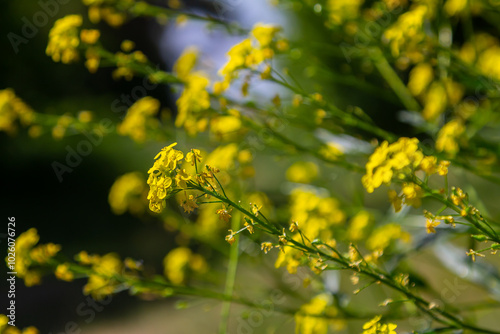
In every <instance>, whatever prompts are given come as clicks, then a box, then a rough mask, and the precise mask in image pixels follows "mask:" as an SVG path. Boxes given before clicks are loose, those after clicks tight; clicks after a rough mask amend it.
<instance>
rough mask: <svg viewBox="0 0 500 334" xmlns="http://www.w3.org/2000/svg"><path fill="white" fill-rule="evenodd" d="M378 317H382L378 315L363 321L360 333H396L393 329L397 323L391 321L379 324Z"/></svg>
mask: <svg viewBox="0 0 500 334" xmlns="http://www.w3.org/2000/svg"><path fill="white" fill-rule="evenodd" d="M380 319H382V316H380V315H378V316H376V317H375V318H373V319H372V320H370V321H368V322H367V323H365V324H364V325H363V333H361V334H397V332H396V331H395V329H396V328H397V327H398V326H397V325H395V324H391V323H388V324H381V323H380Z"/></svg>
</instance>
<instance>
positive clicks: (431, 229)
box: [425, 219, 441, 233]
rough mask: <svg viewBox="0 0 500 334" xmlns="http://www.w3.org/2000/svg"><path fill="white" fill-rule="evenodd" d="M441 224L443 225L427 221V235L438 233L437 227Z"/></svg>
mask: <svg viewBox="0 0 500 334" xmlns="http://www.w3.org/2000/svg"><path fill="white" fill-rule="evenodd" d="M439 224H441V222H439V221H434V220H431V219H427V221H426V222H425V228H426V230H427V233H436V229H435V227H436V226H438V225H439Z"/></svg>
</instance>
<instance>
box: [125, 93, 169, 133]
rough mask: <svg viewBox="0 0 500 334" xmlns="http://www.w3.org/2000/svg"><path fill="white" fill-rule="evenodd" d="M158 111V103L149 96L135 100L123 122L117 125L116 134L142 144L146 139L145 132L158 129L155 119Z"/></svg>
mask: <svg viewBox="0 0 500 334" xmlns="http://www.w3.org/2000/svg"><path fill="white" fill-rule="evenodd" d="M159 109H160V102H159V101H158V100H156V99H154V98H152V97H150V96H146V97H143V98H141V99H140V100H137V101H136V102H135V103H134V104H133V105H131V106H130V108H129V109H128V111H127V115H126V116H125V118H124V120H123V121H122V122H121V123H120V124H119V125H118V127H117V132H118V134H120V135H122V136H130V137H131V138H132V139H133V140H135V141H136V142H139V143H142V142H144V141H145V140H146V138H147V130H148V129H155V128H157V127H158V125H159V122H158V120H157V119H156V118H155V116H156V114H158V111H159Z"/></svg>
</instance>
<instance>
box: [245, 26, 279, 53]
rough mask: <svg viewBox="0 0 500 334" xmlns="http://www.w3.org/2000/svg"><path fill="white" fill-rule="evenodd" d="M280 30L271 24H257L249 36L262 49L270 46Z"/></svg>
mask: <svg viewBox="0 0 500 334" xmlns="http://www.w3.org/2000/svg"><path fill="white" fill-rule="evenodd" d="M280 30H281V28H280V27H278V26H275V25H271V24H263V23H257V24H255V25H254V27H253V28H252V31H251V35H252V36H253V37H254V38H255V39H256V40H257V41H258V42H259V44H260V47H262V48H264V47H267V46H269V45H270V44H271V42H272V40H273V38H274V36H275V35H276V33H277V32H278V31H280Z"/></svg>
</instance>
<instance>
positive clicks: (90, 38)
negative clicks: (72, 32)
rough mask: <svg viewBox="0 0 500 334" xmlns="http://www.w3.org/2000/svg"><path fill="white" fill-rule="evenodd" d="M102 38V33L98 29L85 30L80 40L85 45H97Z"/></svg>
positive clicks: (81, 33)
mask: <svg viewBox="0 0 500 334" xmlns="http://www.w3.org/2000/svg"><path fill="white" fill-rule="evenodd" d="M100 36H101V32H100V31H99V30H97V29H83V30H82V31H81V32H80V40H81V41H82V42H83V43H85V44H95V43H97V40H98V39H99V37H100Z"/></svg>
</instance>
